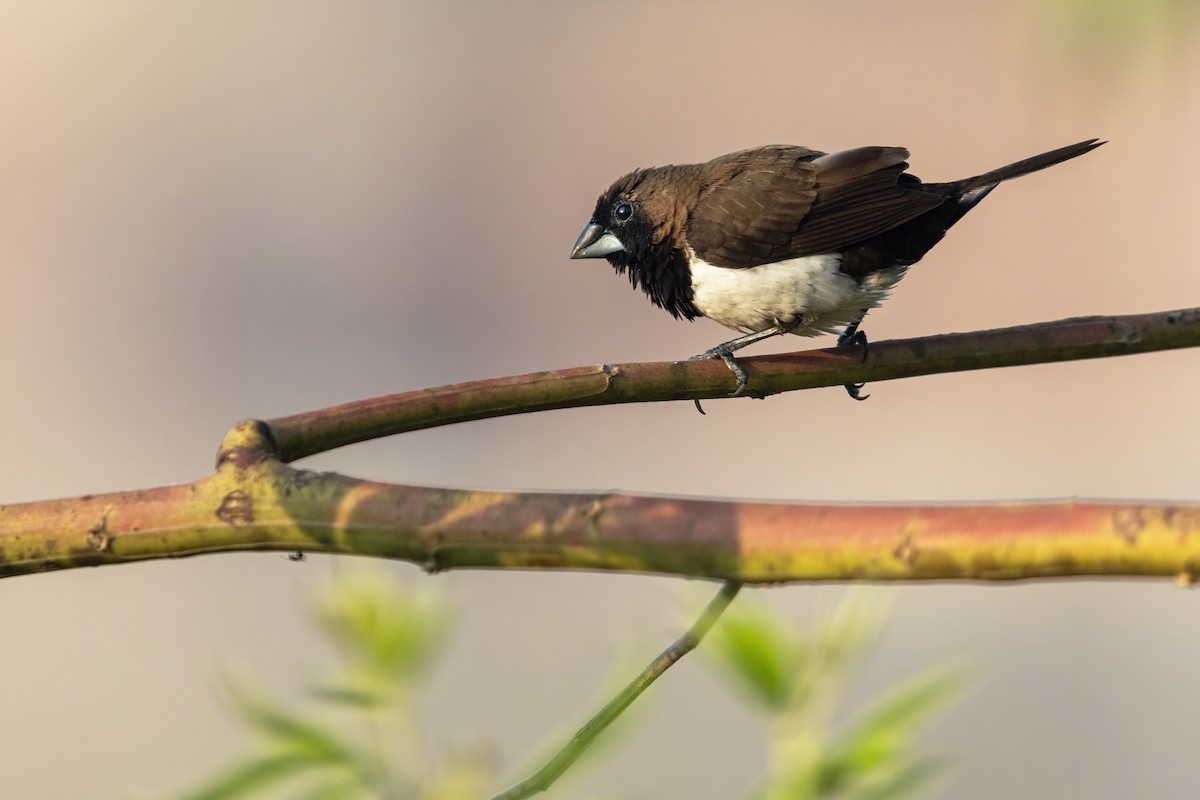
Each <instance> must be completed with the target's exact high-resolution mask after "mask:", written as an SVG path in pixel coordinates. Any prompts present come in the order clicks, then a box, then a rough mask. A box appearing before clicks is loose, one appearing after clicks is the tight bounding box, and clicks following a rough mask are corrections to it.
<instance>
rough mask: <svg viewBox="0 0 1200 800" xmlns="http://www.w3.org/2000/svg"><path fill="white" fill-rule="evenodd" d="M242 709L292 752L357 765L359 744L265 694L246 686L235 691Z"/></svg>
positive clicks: (313, 759)
mask: <svg viewBox="0 0 1200 800" xmlns="http://www.w3.org/2000/svg"><path fill="white" fill-rule="evenodd" d="M233 702H234V707H235V708H236V709H237V711H238V713H239V714H241V715H242V717H243V718H244V719H245V720H246V721H247V722H248V723H249V724H250V726H251V727H252V728H254V729H255V730H257V731H258V732H259V733H261V734H264V735H265V736H266V737H267V738H268V739H269V740H271V743H272V745H273V746H274V747H276V748H278V749H279V751H281V752H283V753H292V754H296V755H299V756H303V757H305V758H307V759H309V761H310V762H312V763H321V764H346V765H351V766H353V765H356V764H357V763H358V760H359V759H358V758H357V756H356V755H355V747H354V746H353V745H350V744H347V743H346V742H344V741H343V740H342V738H341V736H340V735H338V734H337V733H335V732H333V731H332V730H329V729H327V728H325V727H323V726H321V725H318V724H317V723H315V722H311V721H308V720H305V719H302V718H301V717H300V716H299V715H298V714H295V713H292V712H290V711H288V710H286V709H284V708H283V707H281V706H279V705H276V704H274V703H273V702H271V701H269V700H267V699H266V698H265V697H254V696H252V695H251V694H250V693H249V692H247V691H245V690H238V691H235V692H234V694H233Z"/></svg>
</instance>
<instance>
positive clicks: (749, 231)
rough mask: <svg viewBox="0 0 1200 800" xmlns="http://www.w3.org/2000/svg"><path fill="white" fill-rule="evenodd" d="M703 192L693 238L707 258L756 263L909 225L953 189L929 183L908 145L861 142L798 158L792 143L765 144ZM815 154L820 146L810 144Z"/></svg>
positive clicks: (840, 246) (833, 248)
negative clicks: (912, 163) (908, 172)
mask: <svg viewBox="0 0 1200 800" xmlns="http://www.w3.org/2000/svg"><path fill="white" fill-rule="evenodd" d="M765 150H766V151H767V152H766V157H761V158H750V159H745V167H744V169H741V170H740V171H738V172H737V173H736V174H734V175H732V176H731V177H730V178H729V179H728V180H726V181H724V182H723V183H722V184H721V185H720V186H719V187H718V188H716V189H715V190H714V191H712V192H711V193H710V194H708V195H707V196H706V197H703V198H702V199H701V201H700V203H699V204H698V205H697V207H696V209H695V211H693V213H692V215H691V219H690V224H689V230H688V241H689V243H690V244H691V245H692V248H693V250H694V251H695V252H696V255H698V256H699V257H700V258H703V259H704V260H705V261H707V262H708V263H710V264H714V265H716V266H721V267H733V268H738V267H753V266H758V265H759V264H766V263H769V262H772V261H782V260H784V259H788V258H797V257H800V256H808V255H817V254H819V253H833V252H838V251H841V250H844V249H846V248H848V247H850V246H852V245H855V244H858V243H860V242H863V241H865V240H867V239H870V238H872V237H874V236H878V235H879V234H881V233H885V232H886V231H889V230H891V229H892V228H895V227H896V226H898V225H902V224H903V223H905V222H908V221H909V220H911V219H913V218H914V217H918V216H920V215H921V214H924V213H925V212H927V211H929V210H930V209H933V208H936V207H937V206H939V205H941V204H942V203H943V202H944V201H945V199H946V197H945V195H943V194H941V193H937V192H931V191H922V187H921V183H920V181H918V180H917V179H916V178H913V177H911V176H905V177H904V178H901V175H902V173H903V172H904V170H905V169H907V168H908V163H907V162H906V161H905V159H906V158H908V151H907V150H905V149H903V148H900V147H860V148H856V149H854V150H843V151H841V152H838V153H830V154H829V155H821V154H817V155H816V157H813V156H812V155H807V157H802V158H797V157H796V156H795V155H794V154H790V148H765ZM798 150H800V152H803V153H805V154H811V153H813V151H803V150H802V149H798Z"/></svg>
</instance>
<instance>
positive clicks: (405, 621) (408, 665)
mask: <svg viewBox="0 0 1200 800" xmlns="http://www.w3.org/2000/svg"><path fill="white" fill-rule="evenodd" d="M317 620H318V621H319V622H320V623H321V626H322V628H323V629H324V630H325V632H326V634H327V635H328V636H329V637H330V639H332V640H333V641H334V642H335V643H336V644H337V645H338V647H339V649H341V650H342V652H343V653H344V654H345V655H346V657H347V658H348V659H350V660H351V661H352V662H354V663H355V664H356V665H357V666H358V667H360V668H364V669H365V670H367V672H368V673H371V674H373V675H374V676H376V677H377V678H379V679H384V680H390V679H393V678H402V679H406V680H411V679H413V678H416V677H417V676H418V675H419V674H420V673H421V671H422V670H423V669H424V668H425V667H426V666H427V665H428V664H429V663H430V661H431V660H432V658H433V656H434V655H435V654H436V653H437V650H438V647H439V646H440V645H441V643H442V641H443V640H444V639H445V635H446V631H447V628H448V614H447V613H446V608H445V606H444V604H443V603H441V602H440V601H438V600H437V599H436V597H435V596H434V595H433V594H431V593H429V592H420V591H412V590H406V589H405V588H403V587H402V586H401V585H399V584H398V583H397V582H396V581H395V579H393V578H391V577H390V576H388V575H387V574H386V573H383V572H382V571H375V570H361V571H355V573H354V575H353V577H352V578H342V579H339V580H338V581H335V583H334V584H333V586H332V587H331V588H330V590H329V591H327V592H325V594H324V595H323V597H322V598H321V600H320V602H319V603H318V606H317Z"/></svg>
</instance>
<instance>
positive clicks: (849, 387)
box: [843, 382, 871, 400]
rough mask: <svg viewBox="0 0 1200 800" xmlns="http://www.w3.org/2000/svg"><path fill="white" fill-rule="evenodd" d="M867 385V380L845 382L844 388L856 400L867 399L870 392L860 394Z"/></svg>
mask: <svg viewBox="0 0 1200 800" xmlns="http://www.w3.org/2000/svg"><path fill="white" fill-rule="evenodd" d="M866 385H867V384H866V383H865V382H864V383H847V384H843V386H844V388H845V389H846V394H848V395H850V396H851V397H852V398H854V399H855V400H866V399H867V398H868V397H870V396H871V395H869V394H859V392H860V391H862V388H863V387H864V386H866Z"/></svg>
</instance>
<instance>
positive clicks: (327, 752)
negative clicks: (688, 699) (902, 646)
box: [180, 570, 960, 800]
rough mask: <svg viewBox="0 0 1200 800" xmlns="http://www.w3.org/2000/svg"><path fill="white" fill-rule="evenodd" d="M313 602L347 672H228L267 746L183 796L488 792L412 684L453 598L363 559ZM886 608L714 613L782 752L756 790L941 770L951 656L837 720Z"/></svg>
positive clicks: (787, 796) (818, 787)
mask: <svg viewBox="0 0 1200 800" xmlns="http://www.w3.org/2000/svg"><path fill="white" fill-rule="evenodd" d="M314 617H315V620H316V622H317V624H318V625H319V626H320V628H321V629H322V630H323V631H324V633H325V635H326V636H327V637H328V639H329V640H330V642H332V644H333V646H334V647H335V648H336V650H337V652H338V655H339V656H340V659H339V662H340V667H339V669H338V670H337V671H336V674H334V675H332V676H330V677H328V678H327V679H325V680H323V681H321V682H320V683H319V684H318V685H317V686H316V687H315V688H314V689H312V690H311V691H310V692H309V693H308V696H307V697H306V698H305V699H304V700H303V702H300V703H296V704H294V705H285V704H283V703H281V702H279V701H276V700H274V699H271V698H270V697H268V695H267V694H266V693H265V692H263V691H252V690H249V689H247V688H246V687H245V686H236V687H231V688H230V690H229V698H230V703H231V706H232V707H233V709H234V710H235V711H236V713H237V714H238V716H239V717H240V718H241V720H242V721H243V723H244V724H245V726H246V728H247V729H249V730H250V731H251V732H253V733H254V734H255V735H256V737H257V738H258V739H259V740H260V746H259V747H258V748H257V749H256V750H255V751H254V752H253V753H252V754H250V755H248V756H246V757H244V758H243V759H242V760H241V761H239V762H238V763H236V764H234V765H232V766H230V767H229V768H227V769H226V770H224V771H222V772H221V773H220V774H218V775H216V776H214V777H213V778H211V779H210V780H208V781H207V782H206V783H205V784H204V785H203V786H201V787H199V788H197V789H196V790H194V791H192V792H190V793H188V794H184V795H180V797H181V798H182V799H183V800H240V799H242V798H263V797H286V798H295V800H356V799H359V798H361V800H376V799H378V798H413V800H466V798H481V797H487V796H488V788H487V787H488V786H490V785H493V784H494V777H495V776H494V775H493V774H492V770H490V769H489V768H487V766H486V761H487V759H486V758H484V757H481V756H480V755H479V754H470V753H467V754H461V753H460V754H450V755H440V757H438V758H430V757H429V755H428V754H426V753H425V752H424V748H423V743H422V741H421V739H420V735H419V725H418V721H417V719H416V715H415V712H414V703H413V695H414V692H415V689H416V687H417V685H418V684H419V682H420V680H421V678H422V677H423V676H424V675H425V673H426V672H427V670H428V669H429V667H430V666H431V665H432V663H433V661H434V658H435V657H436V655H437V653H438V651H439V649H440V646H441V644H442V642H443V640H444V638H445V634H446V630H447V628H448V622H449V620H448V614H447V613H446V608H445V606H444V605H443V604H442V603H441V602H439V601H437V600H436V599H435V598H434V597H433V596H431V595H429V594H426V593H422V592H416V591H412V590H410V589H407V588H405V587H403V586H402V585H400V584H398V583H397V582H395V581H394V580H393V579H392V578H390V577H388V576H387V575H386V573H384V572H381V571H360V570H356V571H355V572H354V573H353V574H352V575H351V576H349V577H343V578H342V579H341V580H338V581H336V582H335V583H334V584H333V585H332V586H331V587H330V589H329V590H328V591H326V592H325V593H324V594H323V595H322V596H321V598H320V599H319V601H318V602H317V603H316V605H315V609H314ZM883 617H884V615H883V614H882V613H880V611H879V609H878V608H877V607H875V606H873V605H870V604H868V603H865V602H863V601H861V600H851V601H850V602H845V603H842V604H840V605H839V606H837V607H836V608H835V609H834V610H833V611H832V612H830V613H828V614H826V615H824V616H823V617H821V618H820V620H819V621H818V623H817V624H816V625H815V626H814V628H815V629H814V631H813V632H812V633H811V634H807V635H806V634H804V633H802V632H800V631H799V630H798V629H797V628H796V627H795V626H793V625H792V624H790V623H788V622H786V621H784V620H783V619H782V618H781V617H779V616H778V615H777V614H775V613H773V612H771V611H769V610H767V609H765V608H764V607H761V606H758V605H755V604H753V603H751V602H745V598H743V602H742V603H740V604H734V605H733V606H732V607H731V608H730V609H729V610H728V611H727V612H726V613H725V616H724V617H723V618H722V619H721V620H720V621H719V622H718V623H717V625H716V626H715V627H714V628H713V629H712V631H711V633H710V635H709V638H708V645H706V646H705V651H706V652H707V653H708V654H709V655H710V656H711V657H712V660H713V661H714V662H715V663H716V664H717V665H719V667H720V668H721V669H722V670H723V671H724V673H725V674H726V675H728V676H729V677H730V679H731V680H732V681H733V682H735V683H736V684H738V685H739V686H740V687H741V688H742V689H743V690H744V691H745V692H746V694H747V695H748V696H749V697H750V699H751V701H752V702H753V703H754V704H756V705H757V706H758V707H760V708H761V709H762V710H763V711H764V712H765V713H766V714H767V715H768V716H769V718H770V725H769V729H770V732H771V733H770V753H771V761H770V768H769V770H768V773H767V775H766V776H765V777H764V778H763V780H762V781H761V782H760V784H759V785H758V786H757V787H756V788H755V790H754V791H753V793H752V795H751V796H752V797H754V798H757V799H759V800H825V799H826V798H829V799H833V798H836V799H837V800H899V798H907V797H911V796H913V795H914V794H916V793H918V792H920V791H921V790H922V789H924V788H925V787H926V786H927V785H928V782H929V779H930V778H931V777H932V776H934V775H935V774H936V773H937V767H938V765H937V764H936V763H935V762H933V761H932V760H931V759H929V758H926V757H923V756H921V755H919V754H918V753H917V751H916V748H915V745H914V740H915V738H916V736H917V734H918V732H919V730H920V728H921V727H922V726H923V725H924V724H925V723H927V722H928V721H929V720H930V718H931V717H932V716H933V715H934V714H935V713H936V712H937V711H938V710H939V709H941V708H942V707H943V706H944V704H945V703H946V701H947V700H948V698H949V697H950V696H951V695H952V694H953V692H954V690H955V689H956V688H957V687H958V686H959V684H960V680H959V678H958V676H957V674H956V673H955V672H954V671H950V670H944V669H943V670H939V671H933V672H929V673H926V674H924V675H921V676H919V677H917V678H915V679H913V680H912V681H910V682H908V683H906V684H904V685H902V686H900V687H899V688H896V689H894V690H893V691H891V692H890V693H888V694H887V695H885V696H883V697H881V698H879V699H877V700H876V701H875V702H874V703H872V704H870V705H868V707H867V708H866V709H864V710H863V711H861V712H860V713H859V714H857V715H856V716H854V717H852V718H851V719H850V721H849V722H848V723H847V724H845V725H842V726H841V728H840V730H837V731H835V726H834V725H833V722H834V720H835V718H836V717H837V713H838V711H839V696H840V691H841V687H842V684H843V683H844V682H845V681H846V680H847V678H848V677H849V675H850V673H851V672H852V671H853V669H854V668H855V666H856V665H857V664H858V663H859V662H860V661H861V660H862V658H863V656H864V654H865V652H866V650H867V649H868V647H869V646H870V644H871V642H873V641H874V640H875V639H876V638H877V636H878V634H879V631H880V627H881V625H882V623H883ZM618 713H619V712H618ZM572 760H573V759H572ZM522 796H524V795H522Z"/></svg>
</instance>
